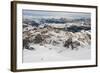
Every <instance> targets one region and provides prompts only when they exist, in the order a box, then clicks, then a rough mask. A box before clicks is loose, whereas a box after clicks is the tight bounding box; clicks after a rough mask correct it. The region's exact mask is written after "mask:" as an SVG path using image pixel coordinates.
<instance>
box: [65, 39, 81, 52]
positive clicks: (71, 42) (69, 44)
mask: <svg viewBox="0 0 100 73" xmlns="http://www.w3.org/2000/svg"><path fill="white" fill-rule="evenodd" d="M69 46H71V48H72V50H73V49H74V48H77V47H78V46H80V43H79V42H78V41H74V42H73V41H72V38H69V39H68V40H67V41H65V43H64V47H67V48H69Z"/></svg>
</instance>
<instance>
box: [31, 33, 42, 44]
mask: <svg viewBox="0 0 100 73" xmlns="http://www.w3.org/2000/svg"><path fill="white" fill-rule="evenodd" d="M33 41H34V43H41V42H42V41H43V38H42V36H41V35H40V34H37V35H36V36H35V39H34V40H33Z"/></svg>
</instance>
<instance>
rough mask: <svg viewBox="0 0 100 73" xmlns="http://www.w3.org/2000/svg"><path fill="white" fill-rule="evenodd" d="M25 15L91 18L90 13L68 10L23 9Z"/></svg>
mask: <svg viewBox="0 0 100 73" xmlns="http://www.w3.org/2000/svg"><path fill="white" fill-rule="evenodd" d="M22 14H23V16H33V17H65V18H90V17H91V14H90V13H82V12H67V11H43V10H41V11H40V10H27V9H23V11H22Z"/></svg>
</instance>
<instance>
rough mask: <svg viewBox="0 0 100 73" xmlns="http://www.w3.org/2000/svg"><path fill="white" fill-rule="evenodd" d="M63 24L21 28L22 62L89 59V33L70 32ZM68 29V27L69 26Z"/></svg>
mask: <svg viewBox="0 0 100 73" xmlns="http://www.w3.org/2000/svg"><path fill="white" fill-rule="evenodd" d="M58 25H59V27H60V26H61V25H63V24H61V25H60V24H51V25H50V24H48V25H46V26H45V27H44V25H43V27H35V26H27V27H25V28H23V40H24V41H23V62H38V61H39V62H42V61H58V60H59V61H61V60H83V59H90V58H91V52H90V51H91V32H90V30H83V29H82V30H80V32H71V31H67V30H65V28H64V26H65V25H66V24H64V25H63V27H62V28H58V27H57V26H58ZM69 27H70V26H69Z"/></svg>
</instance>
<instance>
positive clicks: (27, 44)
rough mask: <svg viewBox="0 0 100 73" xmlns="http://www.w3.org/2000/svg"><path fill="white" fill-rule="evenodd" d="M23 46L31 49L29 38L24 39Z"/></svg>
mask: <svg viewBox="0 0 100 73" xmlns="http://www.w3.org/2000/svg"><path fill="white" fill-rule="evenodd" d="M23 48H26V49H29V40H28V38H26V39H23Z"/></svg>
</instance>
